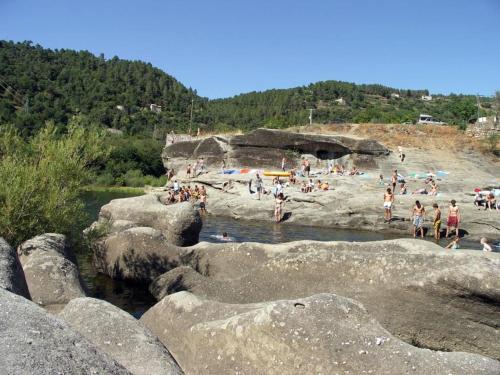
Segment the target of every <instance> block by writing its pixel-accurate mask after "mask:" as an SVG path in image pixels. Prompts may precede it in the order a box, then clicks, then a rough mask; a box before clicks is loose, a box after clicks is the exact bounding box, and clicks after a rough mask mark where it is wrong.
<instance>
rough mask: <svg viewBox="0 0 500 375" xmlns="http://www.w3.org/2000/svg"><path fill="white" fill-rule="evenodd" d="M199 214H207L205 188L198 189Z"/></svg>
mask: <svg viewBox="0 0 500 375" xmlns="http://www.w3.org/2000/svg"><path fill="white" fill-rule="evenodd" d="M200 213H201V214H206V213H207V191H206V190H205V186H202V187H201V188H200Z"/></svg>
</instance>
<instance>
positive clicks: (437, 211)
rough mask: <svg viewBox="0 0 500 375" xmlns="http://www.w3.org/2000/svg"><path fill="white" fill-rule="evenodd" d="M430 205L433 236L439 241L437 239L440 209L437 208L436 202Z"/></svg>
mask: <svg viewBox="0 0 500 375" xmlns="http://www.w3.org/2000/svg"><path fill="white" fill-rule="evenodd" d="M432 207H433V208H434V215H433V224H432V226H433V227H434V238H435V239H436V241H439V239H440V238H441V210H440V209H439V206H438V204H437V203H434V204H433V205H432Z"/></svg>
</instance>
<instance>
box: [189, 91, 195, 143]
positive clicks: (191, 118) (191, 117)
mask: <svg viewBox="0 0 500 375" xmlns="http://www.w3.org/2000/svg"><path fill="white" fill-rule="evenodd" d="M193 105H194V99H192V98H191V114H190V116H189V134H190V135H191V126H192V125H193Z"/></svg>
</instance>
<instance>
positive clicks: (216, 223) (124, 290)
mask: <svg viewBox="0 0 500 375" xmlns="http://www.w3.org/2000/svg"><path fill="white" fill-rule="evenodd" d="M136 195H137V194H134V193H129V192H121V191H116V192H91V193H86V194H85V196H84V201H85V204H86V210H87V213H88V216H89V222H88V225H90V224H91V223H92V222H93V221H95V220H96V219H97V217H98V214H99V210H100V208H101V206H103V205H104V204H106V203H108V202H109V201H111V200H112V199H118V198H126V197H131V196H136ZM224 232H226V233H227V234H228V236H229V237H230V238H231V239H232V240H233V241H235V242H262V243H282V242H289V241H298V240H316V241H362V242H364V241H380V240H387V239H394V238H400V237H401V236H398V235H393V234H384V233H379V232H368V231H356V230H348V229H332V228H318V227H310V226H300V225H283V224H274V223H272V222H261V221H244V220H235V219H231V218H224V217H212V216H207V217H205V218H204V219H203V229H202V231H201V233H200V241H208V242H220V237H221V235H222V233H224ZM442 244H444V243H442ZM470 245H471V246H470V247H469V246H467V247H468V248H472V247H473V248H477V245H476V244H474V245H475V246H472V244H470ZM462 246H463V245H462ZM76 256H77V260H78V266H79V269H80V272H81V274H82V278H83V280H84V282H85V284H86V286H87V289H88V290H89V292H90V295H91V296H92V297H95V298H100V299H104V300H106V301H108V302H110V303H112V304H114V305H116V306H118V307H120V308H121V309H123V310H125V311H128V312H129V313H131V314H132V315H134V316H135V317H140V316H141V315H142V314H143V313H144V312H145V311H146V310H147V309H148V308H149V307H151V306H152V305H154V304H155V303H156V300H155V299H154V298H153V296H152V295H151V294H150V293H149V292H148V290H147V289H146V288H145V287H141V286H137V285H133V284H131V283H126V282H123V281H115V280H113V279H111V278H110V277H108V276H105V275H102V274H98V273H97V272H96V271H95V269H94V267H93V264H92V254H91V253H89V251H88V250H86V248H83V247H82V249H80V250H79V251H77V254H76Z"/></svg>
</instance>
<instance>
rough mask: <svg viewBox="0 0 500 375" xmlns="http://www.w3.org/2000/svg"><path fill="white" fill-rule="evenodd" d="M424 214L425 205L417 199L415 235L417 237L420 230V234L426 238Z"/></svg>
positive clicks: (414, 222) (414, 210)
mask: <svg viewBox="0 0 500 375" xmlns="http://www.w3.org/2000/svg"><path fill="white" fill-rule="evenodd" d="M424 215H425V208H424V206H422V204H421V203H420V202H419V201H415V206H413V237H417V232H418V231H420V236H421V237H422V238H424V227H423V225H424Z"/></svg>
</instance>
